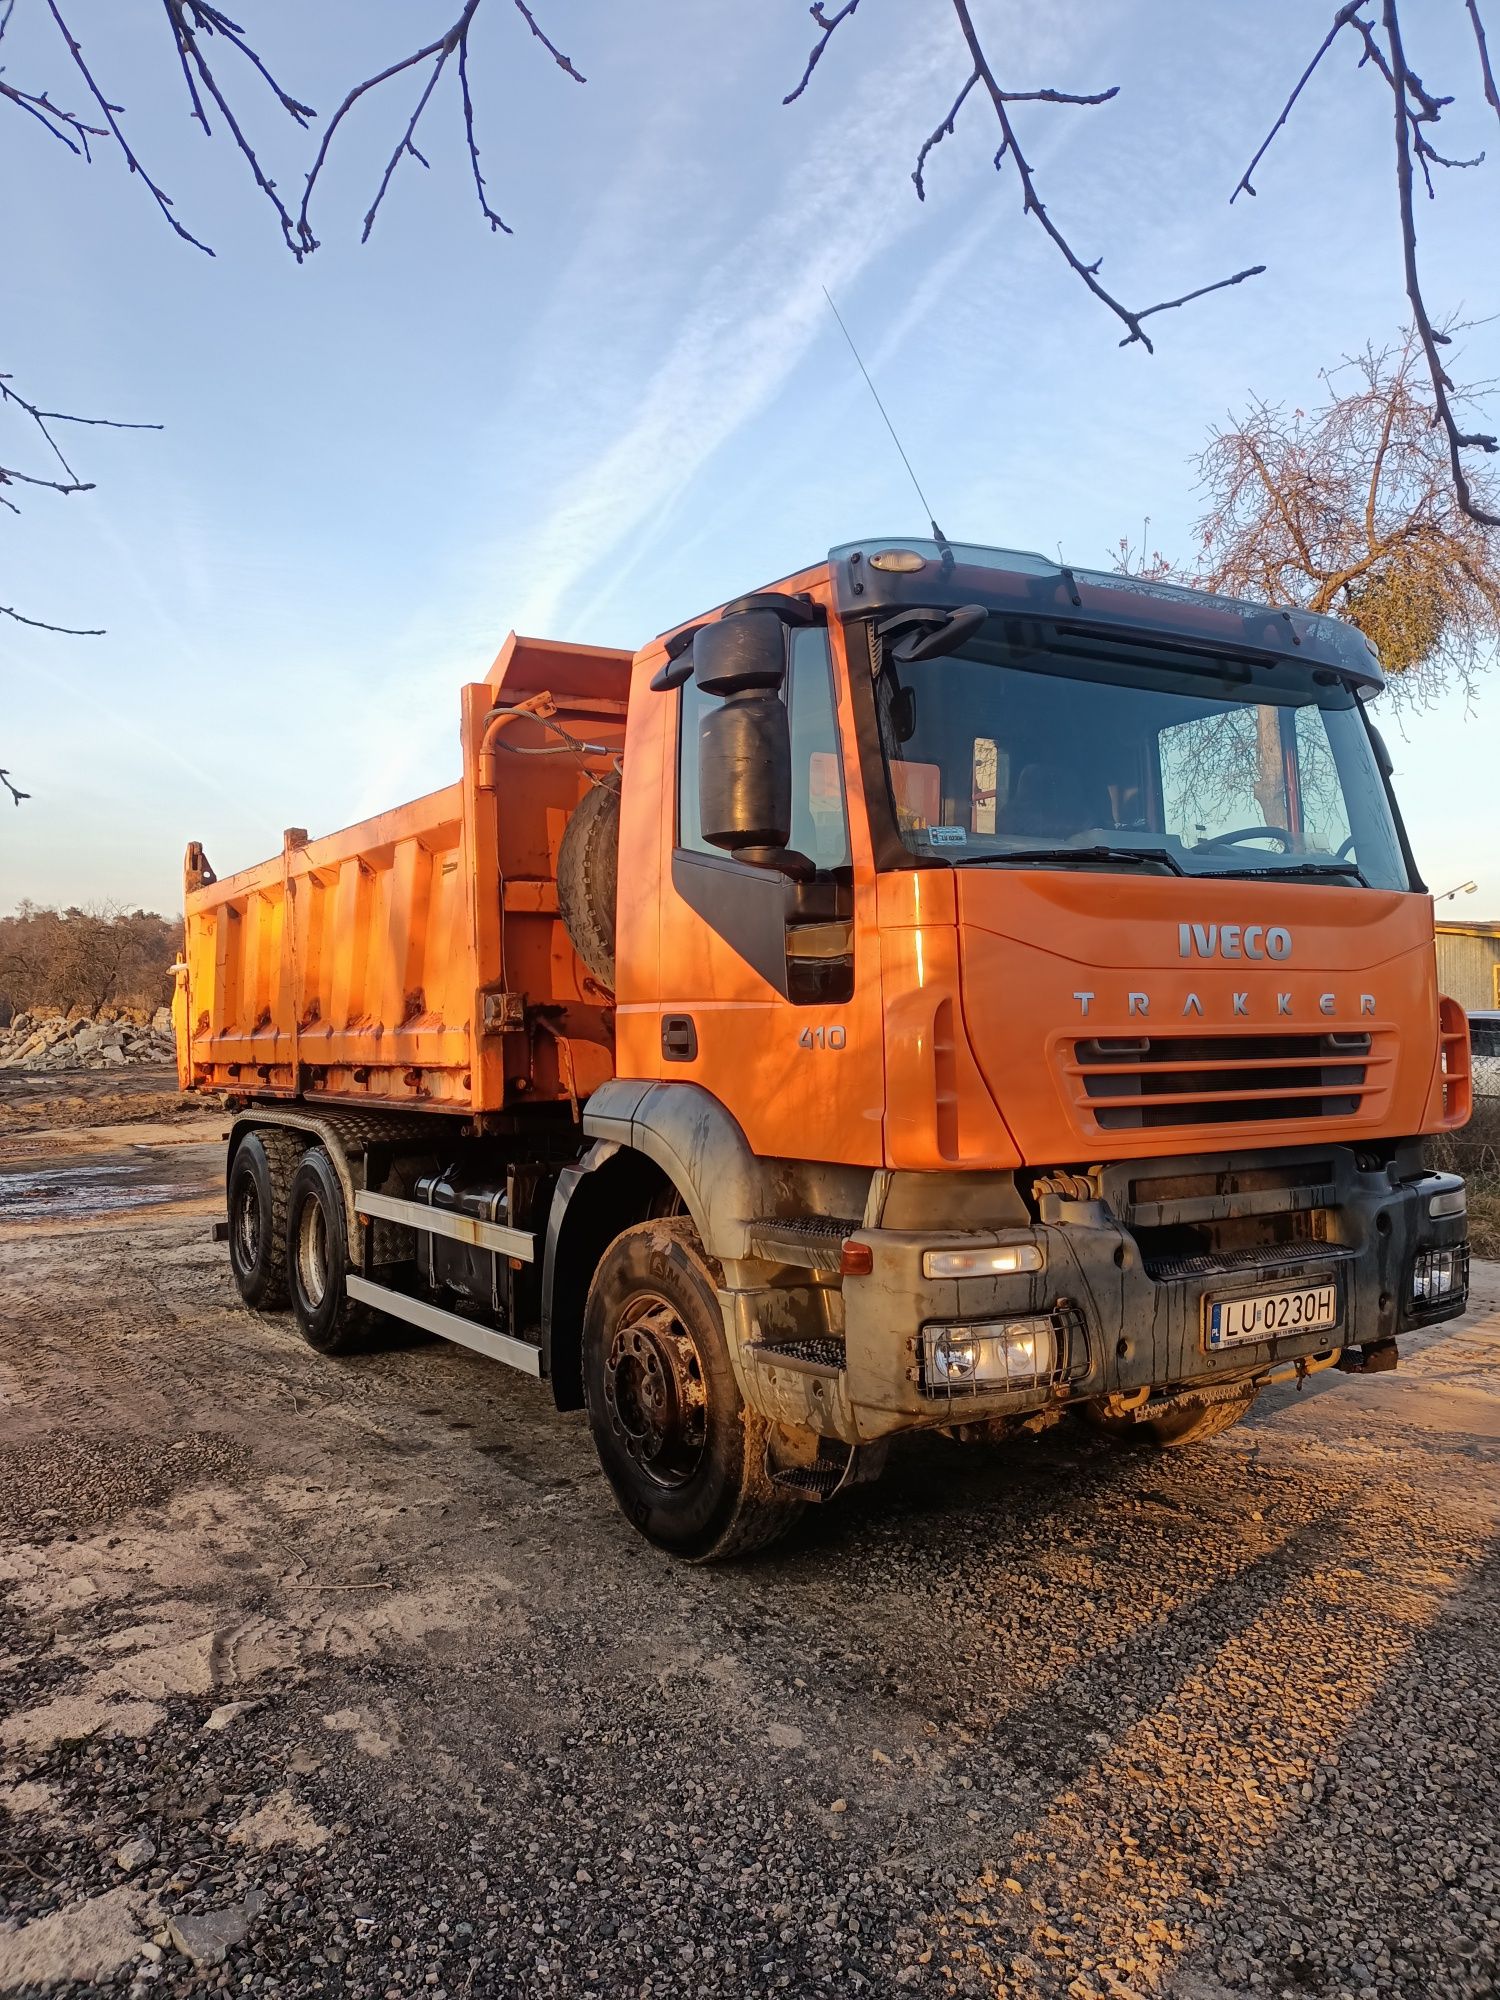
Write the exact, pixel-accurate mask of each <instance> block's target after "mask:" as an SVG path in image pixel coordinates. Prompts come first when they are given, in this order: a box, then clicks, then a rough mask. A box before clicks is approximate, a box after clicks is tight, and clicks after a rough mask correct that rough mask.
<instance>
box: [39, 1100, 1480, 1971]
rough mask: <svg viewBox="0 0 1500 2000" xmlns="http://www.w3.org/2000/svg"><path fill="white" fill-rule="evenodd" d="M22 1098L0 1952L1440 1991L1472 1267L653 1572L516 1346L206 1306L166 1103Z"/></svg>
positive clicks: (204, 1255) (59, 1965) (1469, 1946)
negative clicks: (1345, 1361) (1280, 1383)
mask: <svg viewBox="0 0 1500 2000" xmlns="http://www.w3.org/2000/svg"><path fill="white" fill-rule="evenodd" d="M160 1082H161V1088H162V1090H163V1091H164V1092H165V1091H166V1090H167V1088H168V1086H167V1083H166V1080H165V1079H163V1080H160ZM143 1088H144V1086H143ZM142 1101H143V1102H144V1101H146V1100H144V1099H143V1100H142ZM154 1108H155V1109H160V1108H162V1107H160V1106H155V1107H154ZM112 1115H121V1112H119V1111H116V1112H114V1113H112ZM123 1115H125V1116H130V1115H131V1111H130V1108H129V1107H128V1106H127V1107H124V1108H123ZM36 1116H37V1108H36V1106H35V1104H31V1105H28V1107H27V1117H26V1119H25V1121H24V1122H21V1121H15V1120H13V1121H12V1122H11V1123H10V1125H8V1126H7V1125H6V1124H5V1123H4V1121H3V1120H0V1992H20V1993H33V1992H35V1993H40V1992H44V1991H46V1992H57V1991H67V1992H70V1993H74V1994H80V1995H81V1994H83V1993H85V1992H88V1993H98V1992H118V1993H126V1992H128V1993H131V1994H135V1995H145V1994H153V1993H154V1994H161V1995H167V1994H173V1995H181V1994H202V1993H205V1992H214V1991H220V1990H222V1991H226V1992H235V1993H239V1992H248V1993H256V1994H259V1993H265V1994H281V1995H298V1996H300V1995H304V1994H314V1993H318V1994H329V1995H344V1994H347V1995H351V1996H356V1995H357V1996H390V2000H411V1996H416V1995H423V1996H435V2000H442V1996H445V1995H446V1996H450V2000H457V1996H463V1995H470V1994H472V1995H476V1996H489V1995H495V1996H498V1995H512V1994H527V1995H530V1994H567V1995H575V1994H579V1993H588V1992H598V1993H600V1994H605V1995H616V1994H632V1995H636V1994H639V1995H667V1994H683V1995H687V1994H699V1993H725V1994H746V1995H749V1994H755V1995H760V1994H765V1993H776V1992H786V1993H790V1994H804V1993H823V1992H827V1993H837V1994H840V1995H842V1994H846V1993H856V1992H865V1993H873V1994H884V1993H888V1992H896V1991H902V1992H905V1991H911V1992H915V1993H919V1994H922V1993H928V1994H987V1995H988V1994H1011V1995H1027V1996H1030V1995H1038V1996H1041V1995H1047V1996H1051V1995H1069V1996H1077V2000H1083V1996H1089V1995H1115V1996H1119V1995H1128V1994H1132V1993H1134V1994H1147V1993H1159V1992H1170V1993H1173V1994H1178V1995H1183V1996H1196V2000H1221V1996H1223V1995H1225V1994H1241V1993H1265V1994H1267V1995H1273V1996H1287V1995H1291V1996H1295V1997H1296V2000H1301V1997H1302V1996H1305V1995H1328V1996H1335V1995H1347V1996H1361V1995H1369V1994H1375V1995H1381V1996H1383V1995H1387V1994H1393V1995H1401V1996H1418V1995H1420V1996H1424V2000H1425V1997H1426V1996H1439V1995H1464V1996H1480V1995H1487V1994H1491V1993H1493V1992H1495V1990H1496V1979H1497V1955H1500V1855H1497V1833H1496V1829H1497V1827H1500V1757H1497V1754H1496V1753H1497V1734H1500V1726H1497V1721H1496V1716H1497V1708H1500V1670H1497V1664H1496V1655H1497V1650H1500V1646H1497V1639H1500V1565H1497V1556H1496V1550H1497V1517H1500V1267H1496V1266H1480V1267H1478V1268H1477V1282H1476V1286H1475V1310H1474V1311H1473V1312H1471V1314H1470V1315H1469V1317H1468V1318H1467V1319H1466V1320H1465V1321H1463V1322H1461V1323H1459V1324H1458V1325H1457V1326H1455V1327H1452V1328H1444V1329H1441V1330H1440V1333H1439V1335H1438V1336H1437V1337H1434V1338H1431V1339H1429V1340H1428V1341H1427V1342H1426V1343H1425V1344H1420V1345H1419V1347H1418V1351H1416V1352H1414V1353H1413V1354H1412V1356H1411V1358H1410V1360H1409V1361H1408V1362H1407V1363H1405V1364H1404V1365H1403V1367H1402V1369H1401V1370H1400V1372H1399V1373H1397V1374H1396V1375H1394V1376H1384V1377H1378V1378H1372V1379H1370V1380H1368V1381H1364V1380H1353V1379H1345V1378H1340V1377H1329V1376H1325V1377H1322V1378H1320V1380H1319V1381H1318V1382H1317V1383H1315V1384H1312V1385H1309V1387H1308V1388H1307V1390H1306V1391H1305V1392H1304V1393H1303V1394H1302V1395H1301V1396H1300V1397H1298V1396H1296V1395H1294V1394H1292V1393H1291V1392H1278V1393H1277V1394H1276V1395H1275V1396H1274V1397H1273V1398H1270V1399H1267V1401H1266V1404H1265V1407H1264V1409H1257V1411H1256V1413H1255V1415H1254V1417H1253V1419H1252V1421H1250V1422H1249V1423H1247V1424H1245V1425H1243V1426H1242V1427H1240V1428H1239V1429H1238V1430H1235V1431H1233V1432H1231V1433H1229V1434H1228V1435H1227V1436H1225V1437H1223V1438H1222V1439H1219V1440H1217V1441H1215V1442H1214V1443H1212V1444H1209V1445H1206V1446H1204V1447H1202V1448H1201V1449H1199V1450H1198V1451H1195V1452H1189V1453H1185V1454H1179V1455H1176V1456H1168V1457H1163V1458H1157V1459H1154V1460H1153V1459H1148V1458H1142V1457H1137V1456H1133V1455H1123V1456H1122V1455H1120V1454H1118V1453H1116V1452H1114V1451H1113V1450H1111V1449H1109V1448H1107V1447H1103V1446H1101V1445H1099V1444H1097V1443H1095V1442H1094V1441H1092V1440H1091V1439H1089V1438H1087V1437H1085V1436H1084V1435H1083V1434H1082V1433H1079V1432H1075V1431H1073V1430H1072V1429H1060V1430H1057V1431H1054V1432H1052V1433H1049V1434H1048V1435H1047V1436H1046V1437H1045V1438H1043V1439H1042V1440H1040V1441H1039V1442H1036V1443H1034V1444H1032V1445H1030V1446H1028V1447H1012V1448H1010V1449H1008V1450H1006V1451H1004V1452H1000V1451H989V1452H986V1451H983V1450H979V1449H976V1448H972V1447H970V1448H961V1447H958V1446H955V1445H949V1444H947V1443H945V1442H943V1441H941V1440H931V1441H924V1442H922V1443H921V1444H919V1445H918V1446H916V1447H915V1448H912V1449H909V1450H907V1451H905V1452H904V1453H901V1454H899V1455H898V1456H895V1457H894V1458H893V1464H892V1468H891V1471H890V1473H889V1474H888V1476H887V1478H886V1479H885V1481H884V1482H883V1483H882V1484H881V1485H879V1486H877V1487H875V1488H873V1489H869V1490H866V1491H862V1492H860V1493H858V1494H856V1495H855V1496H853V1498H852V1499H851V1500H850V1501H849V1502H848V1503H845V1504H842V1505H841V1506H839V1507H838V1508H834V1509H828V1510H825V1511H820V1512H813V1513H811V1514H810V1515H809V1518H808V1522H807V1525H806V1528H805V1530H803V1531H802V1532H800V1533H799V1535H798V1536H797V1538H796V1539H795V1540H794V1541H793V1542H792V1543H790V1544H789V1545H786V1546H784V1547H782V1548H781V1549H778V1550H777V1551H775V1552H774V1553H773V1554H772V1555H771V1556H770V1557H769V1558H768V1559H766V1560H763V1561H761V1562H759V1563H756V1564H754V1565H750V1566H745V1567H742V1568H736V1569H728V1570H722V1571H715V1570H710V1571H698V1570H689V1569H683V1568H680V1567H677V1566H674V1565H672V1564H670V1563H669V1562H667V1561H666V1560H665V1559H664V1558H662V1557H660V1556H658V1555H656V1554H654V1553H653V1552H652V1551H651V1550H650V1549H648V1548H647V1547H646V1546H645V1545H644V1544H643V1543H641V1542H640V1541H638V1540H637V1539H636V1537H635V1536H634V1534H633V1533H632V1532H631V1531H630V1529H629V1528H627V1526H626V1525H625V1523H624V1522H623V1521H622V1520H621V1519H620V1517H619V1515H618V1514H617V1512H616V1510H615V1508H614V1505H613V1502H612V1500H611V1498H610V1496H609V1493H608V1491H607V1489H606V1487H605V1484H604V1481H603V1479H602V1477H601V1476H600V1474H599V1473H598V1471H597V1470H596V1467H595V1463H594V1459H593V1455H592V1452H591V1450H590V1447H589V1442H588V1436H587V1432H586V1429H585V1427H584V1424H583V1422H582V1421H581V1419H579V1418H577V1417H573V1416H569V1417H562V1418H560V1417H558V1416H557V1415H555V1414H554V1413H553V1412H551V1410H550V1409H549V1405H548V1397H547V1392H546V1391H545V1389H544V1388H541V1387H539V1386H538V1385H537V1384H535V1383H530V1382H527V1381H525V1380H523V1379H522V1378H520V1377H518V1376H513V1375H511V1374H510V1373H508V1372H507V1371H505V1370H503V1369H501V1368H498V1367H496V1366H494V1365H493V1364H489V1363H486V1362H483V1361H481V1360H479V1359H477V1358H475V1357H472V1356H470V1355H468V1354H466V1353H463V1352H460V1351H458V1350H456V1349H451V1348H447V1347H444V1346H440V1345H429V1346H418V1347H409V1348H399V1349H394V1350H392V1351H388V1352H385V1353H381V1354H377V1355H374V1356H370V1357H368V1358H365V1359H362V1360H359V1361H351V1362H344V1363H338V1362H331V1361H327V1360H324V1359H321V1358H320V1357H318V1356H317V1355H315V1354H313V1353H312V1352H310V1351H309V1350H308V1349H307V1348H306V1347H305V1346H303V1345H302V1343H301V1342H300V1341H299V1339H298V1338H297V1335H296V1333H295V1330H294V1329H293V1327H292V1326H291V1324H290V1322H289V1321H286V1320H258V1319H255V1318H252V1317H251V1316H250V1315H248V1314H247V1313H245V1312H244V1311H243V1310H241V1309H240V1307H239V1306H238V1304H237V1302H236V1300H235V1297H234V1294H233V1292H232V1289H231V1286H230V1281H229V1275H228V1270H227V1266H226V1262H225V1258H224V1253H223V1251H222V1250H220V1249H218V1248H216V1247H214V1246H213V1245H212V1244H211V1243H210V1242H209V1241H208V1226H207V1225H208V1219H209V1217H210V1215H211V1214H212V1213H214V1212H215V1211H216V1210H217V1209H218V1207H219V1205H220V1204H219V1197H218V1192H217V1185H216V1175H217V1171H218V1159H219V1146H218V1137H217V1135H218V1132H219V1130H220V1123H221V1121H218V1120H209V1121H204V1120H201V1119H199V1120H197V1121H190V1122H187V1123H177V1124H174V1123H163V1122H158V1121H154V1120H150V1119H148V1120H147V1121H146V1122H141V1123H137V1124H134V1125H129V1126H117V1127H113V1128H110V1129H107V1130H100V1129H90V1128H88V1127H87V1126H85V1125H72V1126H70V1127H69V1128H68V1129H66V1130H61V1131H59V1130H56V1129H52V1130H47V1129H44V1128H43V1127H42V1126H39V1125H38V1124H37V1123H36ZM53 1981H62V1982H65V1983H64V1984H63V1985H61V1986H58V1985H54V1984H49V1982H53Z"/></svg>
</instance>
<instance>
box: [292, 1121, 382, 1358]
mask: <svg viewBox="0 0 1500 2000" xmlns="http://www.w3.org/2000/svg"><path fill="white" fill-rule="evenodd" d="M286 1262H287V1279H288V1283H289V1286H290V1290H291V1295H292V1310H293V1312H294V1313H295V1314H296V1315H297V1326H298V1329H299V1331H300V1332H301V1334H302V1338H303V1339H304V1340H305V1341H306V1342H307V1344H308V1346H309V1347H315V1348H316V1349H317V1350H318V1352H319V1353H320V1354H354V1353H357V1352H358V1350H359V1349H360V1348H362V1347H364V1346H365V1345H366V1344H367V1342H368V1339H369V1335H370V1331H371V1328H372V1327H373V1325H374V1319H375V1315H374V1314H373V1313H372V1312H371V1310H370V1308H369V1307H368V1306H365V1305H361V1304H359V1303H358V1302H357V1301H356V1300H354V1299H351V1298H350V1297H349V1293H348V1288H347V1280H348V1277H349V1235H348V1229H347V1227H346V1225H345V1221H344V1191H343V1188H342V1187H341V1186H340V1184H339V1177H338V1174H337V1173H336V1172H335V1170H334V1165H333V1162H332V1160H330V1159H329V1157H328V1155H327V1153H325V1152H324V1150H323V1148H322V1147H321V1146H310V1147H309V1148H308V1150H307V1151H306V1153H304V1154H303V1156H302V1161H301V1164H300V1165H299V1166H298V1168H297V1171H296V1172H295V1174H293V1176H292V1186H291V1193H290V1194H289V1196H288V1197H287V1215H286Z"/></svg>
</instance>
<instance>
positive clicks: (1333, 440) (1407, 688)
mask: <svg viewBox="0 0 1500 2000" xmlns="http://www.w3.org/2000/svg"><path fill="white" fill-rule="evenodd" d="M1321 379H1322V383H1323V395H1322V397H1321V399H1320V400H1319V402H1318V403H1317V404H1316V406H1315V407H1314V408H1312V409H1311V410H1299V409H1294V410H1285V409H1280V408H1277V407H1275V406H1273V405H1271V404H1268V403H1265V402H1260V401H1257V402H1253V403H1252V404H1251V405H1250V407H1249V408H1248V410H1246V411H1245V412H1244V413H1243V415H1241V416H1238V417H1235V418H1232V419H1231V420H1230V421H1229V422H1228V423H1226V424H1224V425H1222V426H1220V427H1219V428H1217V429H1216V430H1214V431H1213V432H1212V434H1211V435H1210V438H1209V441H1208V444H1207V446H1206V447H1205V449H1204V451H1203V453H1202V455H1201V456H1200V458H1199V459H1198V461H1197V470H1198V477H1199V482H1200V488H1201V491H1202V492H1203V494H1204V498H1205V503H1206V504H1205V508H1204V512H1203V515H1202V517H1201V519H1200V520H1199V522H1198V523H1197V530H1196V532H1197V540H1198V547H1197V552H1196V555H1195V557H1194V559H1193V561H1192V563H1191V564H1190V565H1187V566H1185V567H1181V568H1176V569H1173V568H1172V567H1171V566H1170V565H1165V564H1164V563H1163V560H1162V558H1161V557H1160V556H1159V555H1157V556H1154V557H1153V558H1151V559H1148V561H1147V562H1146V563H1145V564H1144V565H1131V564H1130V563H1129V562H1128V557H1129V555H1130V554H1131V553H1132V552H1131V551H1130V550H1129V549H1128V547H1127V548H1126V549H1125V550H1124V552H1123V553H1124V555H1125V557H1126V558H1127V560H1126V561H1125V562H1122V566H1134V567H1142V566H1143V567H1145V568H1146V569H1147V571H1148V572H1153V571H1154V573H1155V574H1157V575H1161V574H1166V573H1170V574H1173V575H1176V576H1178V577H1179V578H1180V580H1182V581H1185V582H1191V583H1195V584H1197V585H1199V586H1200V587H1203V588H1206V589H1210V590H1220V591H1224V592H1226V593H1228V594H1230V595H1233V596H1238V597H1252V598H1258V599H1260V600H1261V601H1263V602H1265V603H1269V604H1298V605H1302V606H1304V607H1305V608H1306V609H1308V610H1310V611H1329V612H1333V613H1335V614H1337V615H1338V616H1340V617H1343V618H1348V619H1349V620H1351V621H1352V622H1353V623H1354V624H1356V625H1357V626H1358V627H1359V628H1360V630H1361V631H1362V632H1363V633H1364V634H1365V636H1366V637H1367V638H1368V639H1369V640H1370V642H1371V644H1372V645H1373V646H1374V647H1375V649H1376V651H1377V652H1378V653H1379V654H1380V657H1381V659H1382V661H1383V662H1384V664H1385V667H1386V670H1387V672H1388V673H1390V674H1391V675H1392V676H1394V677H1395V680H1396V691H1397V693H1398V695H1399V696H1402V697H1404V698H1406V699H1408V700H1415V701H1418V702H1425V701H1428V700H1431V699H1432V698H1434V697H1435V696H1436V695H1438V694H1439V693H1441V692H1442V691H1443V689H1444V688H1446V687H1448V686H1450V685H1452V684H1454V683H1457V684H1458V685H1460V686H1462V687H1464V688H1466V689H1467V688H1471V687H1472V686H1473V684H1474V682H1475V680H1476V678H1477V676H1478V675H1479V673H1480V672H1481V671H1482V669H1483V668H1484V666H1485V665H1486V664H1487V663H1488V662H1489V660H1490V659H1491V658H1492V657H1493V654H1494V649H1495V647H1496V645H1497V643H1500V534H1497V533H1496V531H1495V530H1494V529H1492V528H1489V527H1487V526H1486V525H1485V523H1484V518H1483V517H1484V515H1485V514H1486V513H1487V512H1488V511H1491V510H1493V508H1494V506H1495V504H1496V500H1497V497H1500V496H1497V494H1496V490H1495V480H1494V478H1493V476H1487V475H1486V474H1484V473H1479V474H1476V475H1475V479H1474V482H1473V491H1472V495H1471V497H1472V498H1473V499H1474V500H1476V501H1477V502H1478V503H1479V518H1476V516H1475V514H1474V513H1473V512H1466V511H1465V509H1464V507H1463V506H1462V504H1461V502H1460V499H1459V496H1458V493H1457V491H1456V489H1455V487H1454V485H1453V482H1452V479H1451V477H1450V476H1449V473H1450V462H1449V458H1448V445H1447V438H1446V433H1445V431H1444V428H1443V426H1442V424H1441V422H1440V421H1439V420H1438V416H1437V407H1436V401H1435V398H1434V395H1433V391H1432V387H1431V383H1430V380H1429V378H1428V375H1427V372H1426V368H1425V348H1424V344H1423V342H1422V339H1421V336H1420V334H1419V333H1418V331H1417V330H1416V329H1412V330H1411V331H1409V332H1408V333H1407V335H1406V337H1405V339H1404V340H1403V341H1402V342H1401V343H1400V344H1399V345H1397V346H1395V347H1389V348H1382V349H1376V348H1366V349H1365V351H1364V352H1363V353H1361V354H1358V355H1354V356H1352V357H1350V358H1348V359H1346V360H1345V361H1343V362H1342V363H1341V364H1340V365H1339V366H1338V367H1336V368H1332V369H1329V370H1327V371H1325V373H1324V374H1323V376H1322V378H1321ZM1446 394H1447V397H1448V400H1449V401H1450V402H1451V403H1452V404H1453V405H1454V406H1455V407H1456V408H1459V409H1461V408H1462V407H1463V402H1464V397H1463V395H1462V392H1460V391H1459V390H1457V389H1454V388H1452V387H1451V386H1450V388H1449V390H1448V391H1447V392H1446ZM1143 553H1144V551H1143Z"/></svg>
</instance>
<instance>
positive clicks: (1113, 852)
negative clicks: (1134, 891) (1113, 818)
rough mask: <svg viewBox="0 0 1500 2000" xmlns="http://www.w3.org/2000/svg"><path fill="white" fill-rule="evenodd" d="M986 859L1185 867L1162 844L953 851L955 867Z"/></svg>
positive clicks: (1175, 871)
mask: <svg viewBox="0 0 1500 2000" xmlns="http://www.w3.org/2000/svg"><path fill="white" fill-rule="evenodd" d="M987 861H1052V862H1059V861H1061V862H1068V861H1138V862H1141V863H1143V864H1145V863H1150V864H1152V865H1155V866H1158V867H1162V868H1165V869H1167V870H1168V871H1169V872H1170V873H1171V874H1173V875H1185V874H1186V873H1187V870H1186V869H1185V868H1184V867H1183V865H1182V863H1181V862H1180V861H1179V860H1178V859H1177V857H1176V855H1175V854H1169V853H1168V852H1167V850H1166V848H1164V847H1012V848H1006V849H1004V850H999V851H996V852H994V853H989V854H955V855H954V856H953V863H954V866H955V867H958V868H971V867H974V866H975V865H976V864H978V863H982V862H987Z"/></svg>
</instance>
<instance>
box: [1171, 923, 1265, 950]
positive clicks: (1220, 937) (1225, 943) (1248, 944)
mask: <svg viewBox="0 0 1500 2000" xmlns="http://www.w3.org/2000/svg"><path fill="white" fill-rule="evenodd" d="M1177 955H1178V957H1179V958H1290V957H1291V955H1292V934H1291V932H1290V931H1285V930H1283V929H1282V928H1281V926H1280V924H1272V926H1271V927H1270V929H1269V930H1267V928H1266V926H1265V925H1264V924H1179V925H1178V926H1177Z"/></svg>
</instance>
